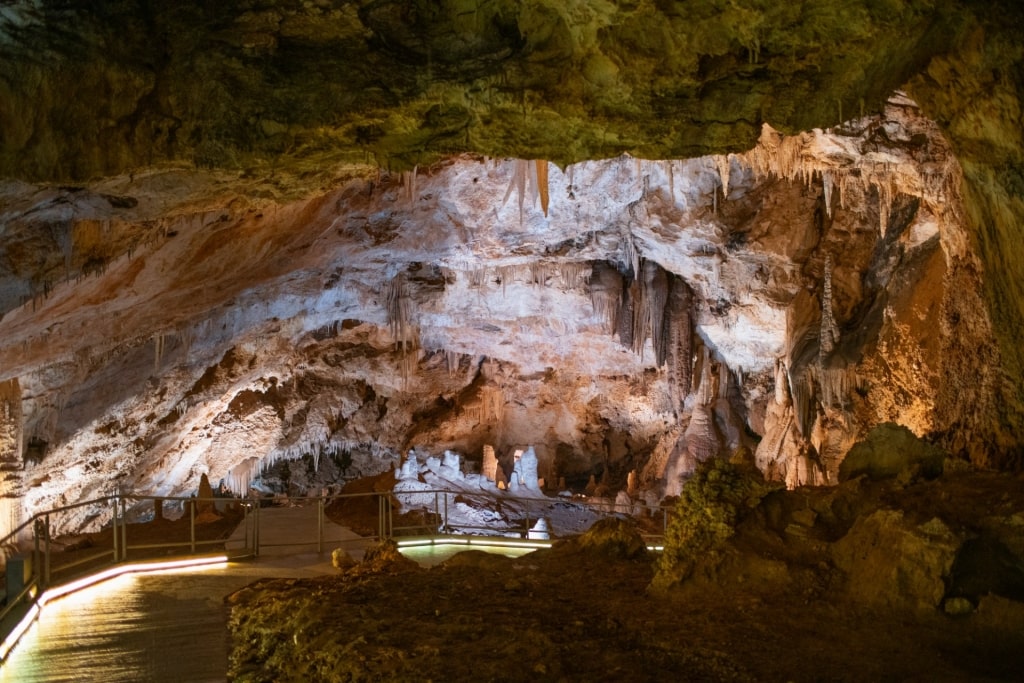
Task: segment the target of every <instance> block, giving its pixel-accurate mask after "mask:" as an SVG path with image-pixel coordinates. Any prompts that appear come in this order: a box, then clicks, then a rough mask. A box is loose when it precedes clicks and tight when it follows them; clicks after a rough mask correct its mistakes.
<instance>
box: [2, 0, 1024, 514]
mask: <svg viewBox="0 0 1024 683" xmlns="http://www.w3.org/2000/svg"><path fill="white" fill-rule="evenodd" d="M1022 19H1024V17H1022V16H1021V8H1020V7H1019V5H1018V4H1017V3H1013V2H1009V1H1006V2H994V3H974V2H954V1H952V0H944V1H942V2H915V1H906V2H901V1H893V2H884V3H879V2H873V1H872V2H867V1H866V2H854V3H848V2H847V3H842V4H841V5H837V4H836V3H833V2H829V1H827V0H822V1H821V2H812V3H803V4H801V5H779V4H771V5H770V6H758V5H753V4H752V5H749V6H744V7H739V6H736V5H735V4H734V3H724V2H721V3H720V2H703V3H700V4H693V3H685V4H684V3H674V2H660V1H658V2H620V3H601V4H595V3H582V2H581V3H562V2H549V1H548V0H533V1H531V2H525V3H520V2H510V1H506V0H490V1H488V0H479V1H476V2H462V1H461V0H451V1H446V2H442V3H434V2H418V1H417V2H394V1H391V0H375V1H373V2H326V1H324V2H304V3H299V2H284V1H274V0H263V1H258V2H233V3H218V4H216V5H215V6H213V5H211V6H205V5H204V6H202V7H195V6H190V5H187V4H181V3H172V4H167V3H151V2H145V1H141V0H136V1H128V2H121V3H108V4H105V5H104V6H103V7H95V6H94V4H93V3H78V2H61V3H56V2H48V1H46V0H34V1H31V2H28V1H26V2H19V3H10V4H8V5H6V6H4V7H3V8H0V55H2V57H3V59H0V176H3V177H5V178H6V180H5V181H3V182H2V183H0V233H2V240H0V310H2V311H3V312H4V318H3V320H2V321H0V328H2V330H3V335H4V336H3V342H2V344H0V373H2V375H3V377H4V378H9V379H12V380H13V379H14V378H17V379H18V381H19V382H20V384H19V387H20V390H21V392H22V401H23V404H24V405H23V411H22V415H23V417H22V418H21V420H22V421H23V427H24V429H23V433H22V435H21V437H19V438H20V439H21V441H22V449H23V452H24V454H26V455H31V457H30V458H28V459H27V460H26V461H25V463H24V465H23V467H24V469H23V470H19V469H17V467H15V468H14V470H13V471H12V472H13V473H12V474H10V475H9V476H8V477H7V479H8V483H7V484H6V487H7V488H6V489H5V490H9V491H20V490H21V488H20V487H21V486H22V485H23V484H25V483H32V484H33V487H34V488H35V490H36V491H35V493H34V494H33V493H32V492H31V490H29V492H28V493H27V494H26V495H27V496H28V498H26V500H27V501H28V503H27V504H28V506H29V507H36V506H40V505H44V504H49V503H51V502H52V501H53V500H56V499H57V498H58V497H60V496H63V499H75V498H76V497H80V496H84V495H87V494H90V493H94V492H101V491H109V490H112V488H113V487H115V486H128V487H131V486H144V487H156V488H157V489H159V490H160V491H166V492H173V491H180V490H187V489H188V488H189V487H191V486H193V484H194V481H195V479H196V477H198V476H199V474H200V473H201V471H210V472H211V473H214V474H218V473H220V476H223V477H225V478H226V481H231V482H233V484H232V485H234V486H236V487H242V486H244V482H245V481H247V480H248V478H249V477H250V476H251V475H252V474H253V473H254V472H257V471H259V469H260V467H262V464H263V463H264V462H265V461H273V460H274V459H276V458H279V457H294V456H296V455H300V454H303V453H306V454H308V455H310V456H312V455H313V454H314V453H315V454H317V457H319V454H327V455H329V456H337V455H338V454H339V453H342V452H344V453H345V454H346V455H345V458H350V457H352V456H351V453H353V452H354V453H356V456H355V459H354V460H353V462H354V463H356V465H355V466H356V467H357V468H358V467H359V466H360V465H359V463H362V466H364V469H367V470H369V469H372V468H373V467H378V466H383V465H384V464H386V463H388V462H391V461H393V460H394V459H396V458H398V457H400V453H401V452H402V451H403V450H404V449H406V448H408V447H411V446H413V445H423V444H424V443H427V442H433V443H434V444H435V445H436V447H441V446H442V445H445V446H451V447H453V448H457V449H465V450H466V451H470V452H472V451H475V450H477V449H478V448H479V447H481V444H483V443H492V444H493V445H496V446H497V447H498V448H499V449H501V448H504V449H513V448H516V447H521V446H522V445H523V444H524V443H527V442H541V441H542V443H538V452H539V453H541V455H542V461H543V462H542V465H543V466H544V467H548V468H553V469H555V470H557V469H558V468H563V469H566V473H567V474H568V475H569V476H570V477H574V476H577V472H583V471H585V470H586V469H588V468H589V469H590V470H592V471H598V472H604V471H608V472H610V473H611V474H612V475H614V477H616V478H622V477H623V476H625V472H626V471H628V470H629V469H639V470H641V471H642V472H643V476H642V478H643V479H644V480H645V482H646V484H647V485H655V484H656V483H657V484H658V485H660V486H663V485H664V484H665V478H666V476H677V475H679V474H682V473H685V471H687V470H688V468H690V467H692V465H693V463H694V461H695V460H697V459H700V458H702V457H706V454H707V453H708V451H709V449H713V448H714V446H715V445H716V444H717V445H718V447H719V448H720V449H721V450H722V451H727V450H729V449H738V448H739V447H742V448H743V449H746V450H749V451H751V453H752V454H753V457H754V458H755V459H756V460H757V462H758V463H759V464H760V465H761V466H762V468H764V469H765V470H766V471H769V472H770V473H771V474H772V476H775V477H778V478H781V479H785V480H786V481H788V482H789V483H791V484H797V483H815V482H817V483H820V482H827V481H830V480H831V478H832V476H833V475H834V472H835V469H836V467H838V462H839V460H841V458H842V456H843V453H844V452H845V450H846V449H847V448H848V447H849V444H850V443H852V440H853V439H855V438H856V437H857V436H858V435H859V434H862V433H863V430H864V429H866V428H867V427H869V426H870V425H872V424H875V423H877V422H881V421H889V420H891V421H896V422H899V423H901V424H906V425H908V426H910V427H911V428H913V429H914V430H915V431H916V432H917V433H919V434H921V435H923V436H927V437H929V438H930V439H932V440H934V441H936V442H938V443H939V444H940V445H942V446H944V447H946V448H948V449H949V450H951V451H952V452H954V453H956V454H958V455H960V456H962V457H965V458H969V459H970V460H972V461H973V462H975V463H977V464H980V465H986V466H994V467H1003V468H1010V467H1017V466H1019V464H1020V453H1021V450H1020V449H1021V442H1020V436H1019V435H1020V434H1021V433H1024V432H1022V430H1021V428H1020V427H1021V423H1022V420H1024V393H1022V392H1024V389H1022V388H1021V387H1022V383H1021V382H1020V378H1021V376H1022V370H1024V355H1022V354H1024V351H1022V350H1021V348H1020V346H1019V344H1017V343H1016V342H1017V340H1018V339H1019V338H1020V325H1021V320H1024V310H1022V306H1024V304H1022V303H1021V302H1022V301H1024V292H1021V290H1020V288H1021V284H1020V283H1021V282H1022V281H1024V279H1022V276H1024V270H1022V265H1021V264H1024V253H1020V252H1021V249H1022V248H1024V247H1021V245H1022V244H1024V241H1022V240H1021V239H1020V235H1019V231H1020V226H1021V224H1022V221H1024V204H1022V202H1021V197H1022V196H1024V186H1022V182H1021V177H1022V174H1021V169H1022V168H1024V151H1022V150H1024V145H1022V135H1024V133H1022V130H1024V129H1022V127H1021V126H1020V120H1021V114H1020V91H1021V83H1022V82H1024V66H1022V65H1024V56H1022V52H1021V51H1022V47H1021V45H1020V41H1019V28H1020V26H1021V25H1022V23H1024V21H1022ZM898 88H904V89H905V90H906V92H907V93H908V94H909V95H910V98H912V99H909V98H906V97H904V96H903V95H898V96H896V97H895V98H892V97H891V94H892V93H893V91H894V90H896V89H898ZM932 121H934V122H935V124H934V125H933V124H932V123H931V122H932ZM766 123H768V124H771V126H770V127H768V128H766V127H765V126H764V125H763V124H766ZM828 126H832V128H830V129H828V132H827V134H826V133H823V132H820V130H819V129H816V127H821V128H824V127H828ZM801 131H804V132H801ZM467 152H468V153H470V154H469V155H466V156H459V155H461V154H464V153H467ZM477 154H485V155H489V157H495V158H497V159H498V160H497V161H495V160H491V159H489V158H488V157H479V156H476V155H477ZM623 154H628V156H622V155H623ZM700 155H711V156H704V157H700ZM508 157H520V158H522V159H531V160H532V159H543V160H547V161H550V162H553V163H552V164H548V163H546V162H534V161H522V160H521V161H511V160H507V158H508ZM683 158H689V159H690V160H689V161H682V160H680V159H683ZM641 159H651V160H653V159H671V160H672V161H644V160H641ZM585 160H592V161H589V162H587V161H585ZM574 162H580V163H574ZM847 202H849V205H847ZM826 273H828V274H827V275H826ZM826 292H827V293H826ZM669 302H671V305H669ZM691 308H692V310H688V309H691ZM324 345H326V346H328V347H332V348H331V349H327V348H326V347H325V346H324ZM322 347H323V348H322ZM334 347H337V348H334ZM232 349H234V351H232ZM229 352H230V354H229ZM236 355H237V358H245V359H247V360H246V361H245V363H247V364H249V365H251V367H249V365H247V366H246V368H247V369H244V370H243V369H242V368H241V366H240V365H239V364H238V363H234V362H232V363H229V365H230V366H231V369H230V370H229V369H225V368H223V367H222V364H223V363H224V362H225V359H228V360H230V359H231V358H234V357H235V356H236ZM328 359H330V360H328ZM442 359H443V360H444V364H443V365H444V367H445V370H444V372H442V371H441V370H442V364H441V360H442ZM332 363H333V364H332ZM217 368H221V370H217ZM326 368H330V370H329V371H328V370H326ZM211 373H212V374H211ZM446 373H447V374H446ZM705 374H707V375H708V377H709V378H710V379H709V380H705V378H704V377H703V375H705ZM204 377H206V378H207V380H202V378H204ZM417 378H419V379H417ZM587 378H589V379H587ZM204 381H208V382H209V383H210V384H209V386H207V385H206V384H204ZM197 384H198V385H199V388H198V389H194V390H193V387H195V386H196V385H197ZM712 385H713V386H712ZM310 386H313V387H318V389H317V390H316V391H313V390H311V389H309V387H310ZM303 387H305V388H303ZM190 392H191V393H190ZM247 392H248V393H247ZM313 394H317V397H314V396H313ZM239 397H241V398H239ZM567 404H572V405H573V406H577V407H576V408H574V409H573V410H567V409H566V408H565V406H566V405H567ZM193 411H195V412H194V414H191V416H190V413H193ZM694 415H696V416H697V419H696V420H694V419H693V416H694ZM16 431H17V430H16ZM538 434H541V435H543V436H540V437H539V436H537V435H538ZM30 444H31V447H30ZM242 452H245V453H246V454H247V455H246V457H245V458H240V456H238V455H237V454H238V453H242ZM215 453H219V454H230V455H214V454H215ZM473 457H475V456H473ZM346 461H347V460H346ZM42 463H48V464H47V465H46V466H45V467H43V465H42ZM375 463H376V464H375ZM61 473H64V474H66V475H67V477H66V479H67V481H65V482H64V483H63V484H61V486H64V487H65V489H61V487H60V486H58V485H57V484H56V483H53V484H50V485H49V486H47V485H46V483H47V482H48V481H51V478H52V477H53V476H57V477H58V478H59V477H60V476H62V474H61ZM666 473H675V474H674V475H667V474H666ZM580 476H582V475H580ZM23 480H24V481H23ZM17 495H20V494H17ZM33 496H34V497H33Z"/></svg>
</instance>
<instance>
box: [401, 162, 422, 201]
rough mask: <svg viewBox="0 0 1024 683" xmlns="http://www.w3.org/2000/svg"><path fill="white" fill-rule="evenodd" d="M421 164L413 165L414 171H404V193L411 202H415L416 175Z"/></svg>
mask: <svg viewBox="0 0 1024 683" xmlns="http://www.w3.org/2000/svg"><path fill="white" fill-rule="evenodd" d="M418 168H419V166H413V167H412V171H402V194H403V195H404V196H405V200H406V201H407V202H409V204H413V203H415V201H416V199H417V196H416V175H417V169H418Z"/></svg>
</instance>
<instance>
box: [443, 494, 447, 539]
mask: <svg viewBox="0 0 1024 683" xmlns="http://www.w3.org/2000/svg"><path fill="white" fill-rule="evenodd" d="M443 522H444V526H442V527H441V528H442V529H444V532H445V533H448V494H447V493H446V494H444V520H443Z"/></svg>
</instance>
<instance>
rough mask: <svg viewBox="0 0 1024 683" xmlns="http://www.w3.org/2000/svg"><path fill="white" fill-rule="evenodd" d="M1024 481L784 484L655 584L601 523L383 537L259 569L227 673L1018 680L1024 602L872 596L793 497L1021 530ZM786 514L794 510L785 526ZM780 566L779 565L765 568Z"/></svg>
mask: <svg viewBox="0 0 1024 683" xmlns="http://www.w3.org/2000/svg"><path fill="white" fill-rule="evenodd" d="M1022 481H1024V480H1022V479H1021V477H1011V476H1005V475H1003V476H997V475H995V474H992V473H959V474H952V475H945V476H942V477H941V478H939V479H938V480H934V481H924V480H919V481H918V480H915V481H899V480H890V481H884V482H878V483H870V482H866V481H862V480H856V481H852V482H849V483H848V484H845V485H842V486H840V487H836V488H820V489H798V490H797V491H792V492H782V493H785V496H784V498H782V499H780V498H778V497H776V498H775V499H774V500H775V502H774V503H773V505H774V508H775V509H776V513H774V515H773V514H768V513H761V514H752V515H750V516H749V517H748V519H747V521H746V523H744V524H743V525H741V526H740V527H739V528H738V529H737V535H736V537H735V538H734V539H733V540H734V541H735V542H730V550H728V551H727V553H729V554H730V555H729V557H730V558H731V559H729V560H728V561H727V562H726V563H725V564H723V565H717V567H718V568H717V569H716V568H715V567H716V564H715V562H714V561H708V562H706V563H704V564H701V563H698V566H697V570H696V573H695V574H694V575H693V576H692V577H691V578H690V579H687V580H686V581H684V582H683V583H682V584H681V585H677V586H676V587H674V588H672V589H668V590H664V591H657V592H656V591H652V590H650V589H649V586H650V583H651V580H652V578H653V576H654V573H655V563H656V556H655V555H653V554H647V553H645V552H644V551H642V550H640V551H639V553H633V552H629V553H627V552H624V551H622V550H621V548H618V546H615V545H614V544H610V545H608V544H605V545H600V544H598V545H588V544H587V543H584V539H585V538H586V537H587V536H588V535H589V532H588V534H587V535H584V537H581V538H580V539H578V540H573V539H569V540H566V541H563V542H559V543H556V544H555V546H554V547H553V548H551V549H546V550H539V551H535V552H532V553H529V554H526V555H523V556H521V557H517V558H508V557H502V556H500V555H492V554H487V553H484V552H481V551H468V552H465V553H460V554H457V555H455V556H453V557H452V558H451V559H449V560H446V561H445V562H442V563H441V564H439V565H437V566H434V567H430V568H425V567H421V566H419V565H417V564H416V563H415V562H412V561H411V560H408V559H407V558H405V557H403V556H401V555H399V554H398V553H397V552H394V551H391V550H388V549H386V548H382V549H380V556H375V555H374V551H371V552H370V553H369V556H368V558H367V559H364V561H363V562H362V563H359V564H356V565H354V566H352V567H349V568H346V569H345V570H344V571H342V572H340V573H336V574H334V575H329V576H322V577H317V578H310V579H302V580H285V581H274V580H268V581H265V582H257V583H255V584H252V585H251V586H248V587H246V588H244V589H242V590H240V591H239V592H237V593H236V594H234V595H232V596H231V597H229V598H228V602H229V604H230V605H232V614H231V617H230V620H229V629H230V630H231V635H232V641H233V650H232V653H231V662H230V665H229V675H230V676H231V677H233V679H234V680H237V681H271V680H322V681H348V680H395V681H406V680H408V681H412V680H415V681H425V680H434V681H442V680H444V681H463V680H474V681H518V680H531V681H534V680H540V681H549V680H550V681H603V680H607V681H612V680H615V681H622V680H628V681H634V680H635V681H661V680H692V681H772V680H779V681H865V680H886V681H888V680H896V681H963V680H972V681H986V680H990V681H995V680H1021V679H1022V676H1024V674H1022V670H1021V668H1020V652H1022V651H1024V602H1021V601H1020V600H1018V599H1009V598H1007V597H1000V595H995V594H991V593H986V592H985V591H977V592H976V594H977V599H976V604H975V608H974V609H973V610H971V611H969V612H968V613H967V614H963V615H959V616H951V615H948V614H946V613H944V612H943V611H942V610H941V608H940V606H939V605H934V606H925V607H918V608H913V607H908V605H911V604H914V603H912V602H907V601H904V602H902V603H900V600H899V595H900V594H901V593H902V592H904V589H906V593H905V594H906V595H907V596H911V595H912V591H914V590H917V588H915V587H914V586H909V585H908V586H906V587H904V586H902V585H898V584H897V583H892V582H893V579H892V577H891V575H884V574H882V573H878V574H875V573H870V576H868V584H872V583H873V584H875V585H882V584H885V582H889V583H888V584H885V585H886V586H887V590H890V591H892V595H894V596H895V598H894V599H895V602H890V603H878V602H866V601H865V598H864V594H863V587H864V585H865V584H864V583H863V582H862V583H859V584H856V586H858V587H859V588H855V587H853V586H854V584H853V583H851V580H850V578H849V577H848V576H846V575H845V574H844V572H842V571H839V570H838V569H837V567H836V566H835V565H834V564H833V563H832V561H831V560H829V558H830V557H831V556H830V555H829V554H828V553H829V552H830V551H829V550H828V547H829V546H830V544H832V543H833V542H835V541H837V540H838V539H837V537H833V538H825V536H828V535H829V534H830V533H833V532H836V529H834V528H825V529H819V528H818V526H817V525H816V526H814V527H813V528H809V529H808V530H807V532H806V535H805V534H803V532H802V533H801V535H800V536H792V535H791V534H789V533H788V531H789V530H790V529H791V528H793V526H794V525H793V523H792V522H793V521H794V520H796V519H798V518H799V515H795V513H794V510H802V509H804V508H807V507H817V508H818V509H822V508H821V505H822V501H831V503H830V504H831V505H832V509H835V510H840V509H842V510H846V511H847V513H848V517H847V519H846V522H844V524H843V526H844V528H846V529H849V527H850V526H851V525H853V524H854V523H855V520H857V519H861V518H864V517H870V516H871V515H873V514H874V513H876V512H877V511H879V510H893V509H895V510H899V511H900V514H901V515H902V518H904V519H906V520H908V521H907V528H909V529H916V528H918V526H919V525H924V526H925V527H927V524H926V523H927V522H928V520H930V519H932V518H934V517H938V518H940V519H942V520H943V521H944V523H945V524H947V525H949V526H950V527H951V528H957V529H961V530H963V533H965V534H967V536H968V537H969V536H970V533H969V530H971V529H975V530H976V529H982V528H985V525H986V524H991V520H992V519H1001V520H1004V521H1005V522H1006V523H1007V524H1009V525H1010V527H1007V528H1010V529H1011V531H1012V530H1013V529H1016V528H1017V527H1016V526H1013V525H1015V524H1017V522H1016V520H1018V519H1020V518H1022V516H1021V514H1020V511H1021V510H1024V487H1022V486H1021V483H1022ZM780 501H781V502H780ZM790 508H792V510H790ZM760 509H761V508H759V510H760ZM336 512H341V510H338V511H336ZM347 512H349V513H350V514H353V513H355V514H353V516H354V517H358V516H359V515H358V512H359V511H357V510H347ZM794 515H795V516H794ZM775 517H779V518H781V519H782V520H783V521H782V522H781V524H777V528H776V527H775V526H773V524H776V522H772V521H771V520H772V519H773V518H775ZM819 525H820V522H819ZM901 528H902V527H901ZM779 529H784V530H785V531H780V530H779ZM816 533H821V534H823V536H822V537H820V538H815V534H816ZM836 533H837V532H836ZM837 535H838V534H837ZM636 538H637V540H639V537H636ZM925 542H927V541H925ZM1011 545H1015V544H1011ZM641 547H642V543H641ZM907 547H910V546H906V547H895V546H894V547H892V548H886V549H884V552H885V553H888V554H887V555H885V557H887V558H889V559H887V560H885V561H886V562H889V563H892V564H897V563H900V562H902V563H903V564H904V566H905V565H906V564H907V563H908V562H909V564H910V565H915V563H916V560H915V559H914V558H913V557H909V556H908V557H901V556H899V554H900V553H902V552H907V550H906V548H907ZM811 549H816V550H814V551H813V552H812V551H811ZM630 558H632V559H630ZM766 558H767V559H768V560H770V561H767V562H766ZM883 559H884V558H883ZM1014 562H1015V561H1014ZM772 566H774V567H779V566H781V567H783V570H782V571H783V574H782V575H779V574H778V571H777V570H772V571H774V574H770V573H765V572H764V571H763V570H759V568H764V567H772ZM866 566H869V570H870V572H874V571H875V569H876V568H875V566H874V565H866ZM877 569H878V571H882V570H883V569H885V567H881V566H879V567H878V568H877ZM1004 569H1005V568H1004ZM759 572H760V573H759ZM1011 574H1013V573H1012V572H1011ZM1013 575H1015V574H1013ZM1006 576H1009V574H1007V575H1006ZM875 577H877V579H876V578H875ZM993 592H997V591H993ZM1011 592H1012V591H1011ZM1001 595H1006V593H1001ZM896 604H899V606H892V605H896Z"/></svg>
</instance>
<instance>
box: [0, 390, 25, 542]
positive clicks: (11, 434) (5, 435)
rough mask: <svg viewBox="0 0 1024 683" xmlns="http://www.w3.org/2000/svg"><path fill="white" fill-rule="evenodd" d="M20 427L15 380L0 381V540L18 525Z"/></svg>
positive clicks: (21, 469) (21, 463) (21, 476)
mask: <svg viewBox="0 0 1024 683" xmlns="http://www.w3.org/2000/svg"><path fill="white" fill-rule="evenodd" d="M24 424H25V422H24V415H23V413H22V409H21V385H20V383H19V382H18V378H17V377H15V378H13V379H9V380H7V381H5V382H0V537H3V536H6V535H7V534H9V533H10V532H11V531H13V530H14V529H15V528H16V527H17V526H18V524H20V523H21V497H22V488H23V481H24V469H25V461H24V459H23V458H22V448H23V445H24Z"/></svg>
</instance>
